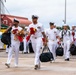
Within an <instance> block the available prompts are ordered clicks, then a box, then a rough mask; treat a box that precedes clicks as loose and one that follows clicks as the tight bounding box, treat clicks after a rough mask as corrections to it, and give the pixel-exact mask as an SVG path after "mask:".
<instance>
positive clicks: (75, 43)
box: [71, 30, 76, 46]
mask: <svg viewBox="0 0 76 75" xmlns="http://www.w3.org/2000/svg"><path fill="white" fill-rule="evenodd" d="M73 34H74V35H73ZM71 38H72V42H74V45H75V46H76V30H71Z"/></svg>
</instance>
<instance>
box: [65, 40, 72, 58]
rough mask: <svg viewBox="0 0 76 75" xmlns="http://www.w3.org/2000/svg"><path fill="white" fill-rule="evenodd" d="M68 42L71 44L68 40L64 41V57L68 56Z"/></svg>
mask: <svg viewBox="0 0 76 75" xmlns="http://www.w3.org/2000/svg"><path fill="white" fill-rule="evenodd" d="M70 44H71V42H70V40H66V41H65V42H64V57H65V59H67V58H70V51H69V49H70Z"/></svg>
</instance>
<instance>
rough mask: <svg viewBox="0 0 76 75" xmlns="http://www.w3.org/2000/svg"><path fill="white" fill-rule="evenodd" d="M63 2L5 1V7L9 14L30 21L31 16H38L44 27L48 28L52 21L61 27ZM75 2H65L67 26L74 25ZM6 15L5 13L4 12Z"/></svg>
mask: <svg viewBox="0 0 76 75" xmlns="http://www.w3.org/2000/svg"><path fill="white" fill-rule="evenodd" d="M64 3H65V0H7V2H6V3H5V6H6V7H7V9H8V10H9V12H10V14H12V15H18V16H24V17H27V18H29V19H30V20H31V15H33V14H36V15H38V16H39V21H40V22H42V23H43V25H44V27H49V25H48V24H49V22H50V21H53V22H55V23H56V24H57V25H62V21H63V20H64ZM75 7H76V0H67V24H69V25H72V24H75V18H76V9H75ZM6 13H7V12H6Z"/></svg>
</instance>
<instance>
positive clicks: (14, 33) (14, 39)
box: [5, 19, 22, 68]
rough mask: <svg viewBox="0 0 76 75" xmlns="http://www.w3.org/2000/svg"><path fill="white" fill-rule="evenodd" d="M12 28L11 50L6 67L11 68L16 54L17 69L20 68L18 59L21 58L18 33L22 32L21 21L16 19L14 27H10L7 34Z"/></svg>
mask: <svg viewBox="0 0 76 75" xmlns="http://www.w3.org/2000/svg"><path fill="white" fill-rule="evenodd" d="M10 28H12V30H11V47H10V48H9V52H8V59H7V62H6V63H5V65H6V66H7V67H8V68H10V63H11V59H12V53H13V52H15V67H18V58H19V46H20V41H19V39H18V32H19V31H21V30H22V28H21V27H19V20H17V19H14V21H13V25H12V26H10V27H9V28H8V29H7V30H6V31H5V32H7V31H8V30H9V29H10Z"/></svg>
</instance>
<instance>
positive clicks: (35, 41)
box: [28, 15, 46, 70]
mask: <svg viewBox="0 0 76 75" xmlns="http://www.w3.org/2000/svg"><path fill="white" fill-rule="evenodd" d="M32 22H33V23H32V24H30V25H29V28H28V32H29V35H31V38H30V40H31V42H32V47H33V50H34V53H35V68H34V69H35V70H37V69H39V68H40V59H39V56H40V48H41V46H42V35H43V37H44V38H45V39H46V35H45V33H44V28H43V25H42V24H41V23H39V22H38V16H36V15H33V16H32ZM44 44H46V42H45V43H44Z"/></svg>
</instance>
